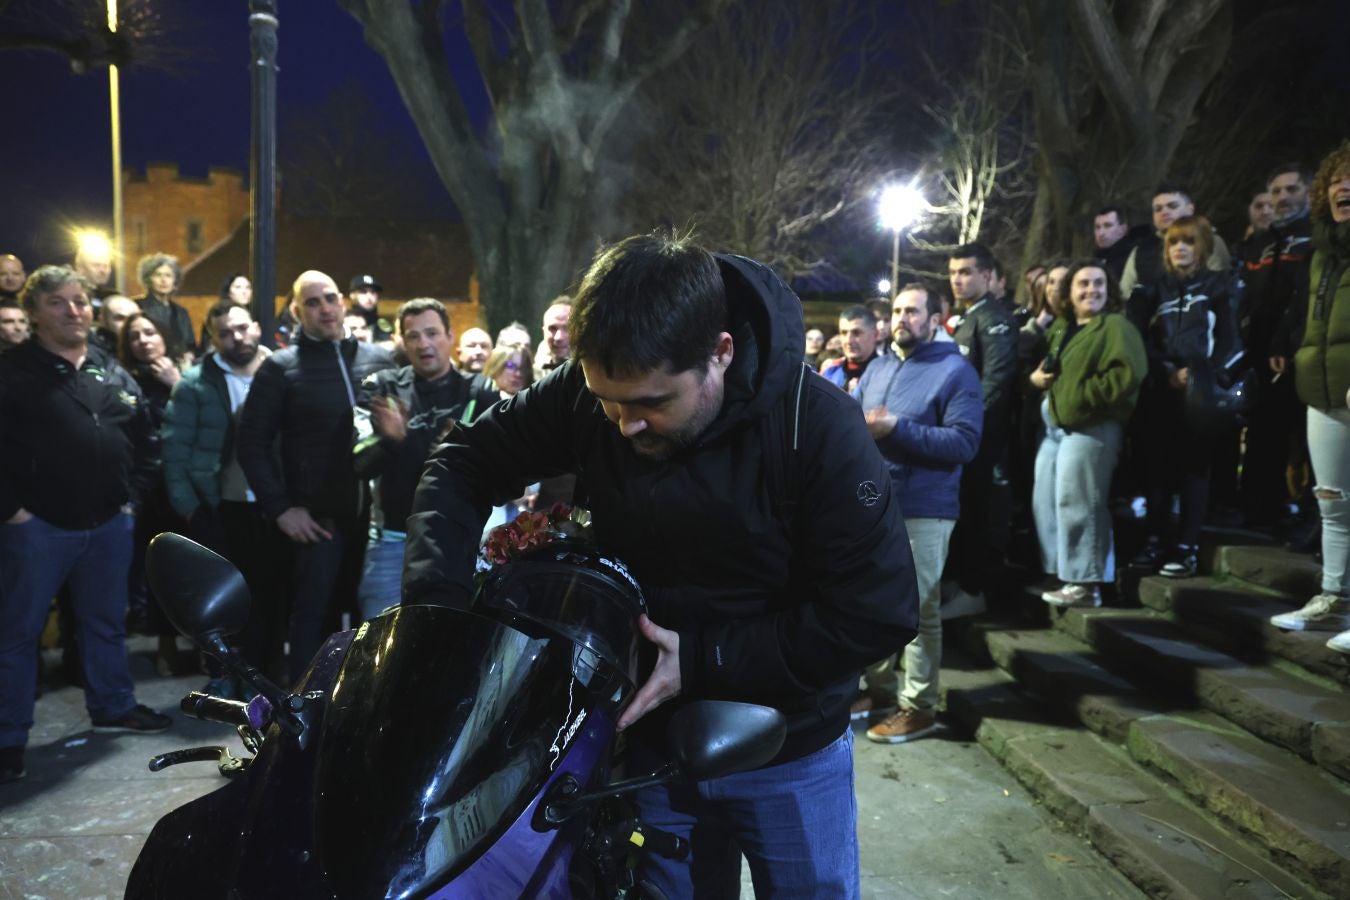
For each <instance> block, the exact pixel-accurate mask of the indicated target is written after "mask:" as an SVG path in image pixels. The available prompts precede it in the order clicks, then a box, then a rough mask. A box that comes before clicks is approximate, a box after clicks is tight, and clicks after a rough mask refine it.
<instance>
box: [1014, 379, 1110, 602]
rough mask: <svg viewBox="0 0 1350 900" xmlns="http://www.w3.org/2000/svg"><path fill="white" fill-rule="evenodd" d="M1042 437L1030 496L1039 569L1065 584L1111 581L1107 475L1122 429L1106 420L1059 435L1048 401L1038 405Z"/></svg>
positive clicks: (1108, 480) (1108, 474) (1062, 432)
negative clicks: (1042, 422) (1043, 433)
mask: <svg viewBox="0 0 1350 900" xmlns="http://www.w3.org/2000/svg"><path fill="white" fill-rule="evenodd" d="M1041 418H1042V419H1043V420H1044V421H1045V438H1044V439H1043V440H1042V441H1041V447H1040V450H1038V451H1037V452H1036V479H1035V482H1034V485H1033V487H1032V492H1031V506H1032V512H1033V514H1034V516H1035V519H1036V537H1037V538H1039V539H1040V544H1041V568H1042V570H1043V571H1045V572H1046V573H1048V574H1050V575H1057V576H1058V577H1059V579H1060V580H1061V581H1064V582H1066V583H1068V584H1091V583H1096V582H1108V581H1111V580H1112V579H1113V578H1114V577H1115V550H1114V548H1113V546H1112V534H1111V511H1110V509H1109V507H1108V505H1107V496H1108V491H1110V489H1111V473H1112V472H1114V471H1115V469H1116V459H1117V458H1118V457H1119V456H1120V443H1121V436H1122V433H1123V430H1122V428H1121V425H1120V423H1119V422H1114V421H1106V422H1102V423H1100V424H1097V425H1092V426H1090V427H1088V428H1082V429H1076V430H1074V431H1065V430H1064V429H1063V428H1060V427H1059V426H1058V425H1056V424H1055V423H1054V422H1052V421H1051V419H1050V400H1049V398H1046V399H1045V400H1043V401H1041Z"/></svg>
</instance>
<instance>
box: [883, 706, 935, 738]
mask: <svg viewBox="0 0 1350 900" xmlns="http://www.w3.org/2000/svg"><path fill="white" fill-rule="evenodd" d="M934 731H937V721H936V720H935V719H934V718H933V714H932V713H930V712H924V711H923V710H921V709H902V710H900V711H899V712H897V713H895V714H894V715H892V716H890V717H888V718H887V719H886V720H885V721H884V722H878V723H877V724H875V725H873V726H872V727H871V728H869V729H867V739H868V740H869V741H876V742H877V743H878V744H903V743H905V742H906V741H913V740H918V739H919V738H921V737H927V736H928V735H930V734H932V733H933V732H934Z"/></svg>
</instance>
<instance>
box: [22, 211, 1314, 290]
mask: <svg viewBox="0 0 1350 900" xmlns="http://www.w3.org/2000/svg"><path fill="white" fill-rule="evenodd" d="M1322 193H1324V194H1325V193H1326V191H1323V192H1322ZM68 284H78V285H79V286H80V287H82V288H84V294H85V296H86V297H92V296H93V295H94V283H93V282H92V281H90V280H89V279H88V278H85V277H84V276H83V275H81V274H80V273H79V272H76V271H75V270H74V269H72V268H71V267H70V266H38V267H37V268H36V269H35V270H34V271H33V274H32V275H29V276H28V280H27V281H25V282H24V283H23V287H21V288H19V302H20V303H22V304H23V308H24V311H25V312H26V313H28V314H29V315H30V316H31V315H32V314H33V312H34V311H35V310H36V309H37V302H38V296H39V295H41V294H50V293H51V292H52V291H55V290H58V289H60V288H63V287H65V286H66V285H68Z"/></svg>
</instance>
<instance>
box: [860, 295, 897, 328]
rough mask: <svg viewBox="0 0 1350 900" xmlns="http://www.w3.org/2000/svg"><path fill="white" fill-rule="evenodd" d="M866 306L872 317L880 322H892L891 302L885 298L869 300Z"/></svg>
mask: <svg viewBox="0 0 1350 900" xmlns="http://www.w3.org/2000/svg"><path fill="white" fill-rule="evenodd" d="M865 305H866V306H867V308H868V309H870V310H871V311H872V317H873V318H875V319H876V320H877V321H878V322H881V321H889V320H890V317H891V301H889V300H887V299H885V298H883V297H877V298H876V299H875V300H868V301H867V303H866V304H865Z"/></svg>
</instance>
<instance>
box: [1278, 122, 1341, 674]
mask: <svg viewBox="0 0 1350 900" xmlns="http://www.w3.org/2000/svg"><path fill="white" fill-rule="evenodd" d="M1311 201H1312V219H1313V256H1312V261H1311V267H1310V269H1309V272H1308V307H1307V311H1308V315H1307V326H1306V328H1305V329H1304V334H1303V343H1302V345H1301V346H1300V347H1299V349H1298V352H1297V353H1296V354H1295V355H1294V381H1295V385H1296V387H1297V388H1298V397H1299V399H1300V400H1302V401H1303V402H1304V403H1306V404H1307V405H1308V455H1309V456H1310V457H1311V458H1312V467H1313V480H1314V482H1315V484H1316V487H1315V488H1314V489H1313V490H1314V493H1315V494H1316V495H1317V505H1318V507H1319V509H1320V511H1321V513H1322V592H1321V593H1320V594H1318V595H1317V596H1316V597H1313V598H1312V599H1311V600H1309V601H1308V603H1307V605H1306V606H1304V607H1303V608H1302V609H1300V610H1296V611H1294V612H1288V613H1281V614H1280V615H1277V616H1273V617H1271V620H1270V621H1271V624H1273V625H1275V626H1276V627H1277V628H1285V629H1289V630H1292V631H1336V632H1340V633H1339V634H1337V635H1336V636H1335V637H1333V638H1332V639H1331V640H1329V641H1327V646H1328V647H1330V648H1331V649H1332V650H1339V651H1340V652H1342V653H1350V600H1347V599H1346V597H1347V591H1350V409H1348V408H1347V405H1350V141H1345V142H1343V143H1342V144H1341V146H1340V147H1338V148H1337V149H1336V150H1334V151H1332V153H1331V154H1330V155H1329V156H1328V157H1327V158H1326V159H1324V160H1322V164H1321V165H1320V166H1319V167H1318V169H1317V177H1316V178H1315V179H1314V180H1313V187H1312V194H1311Z"/></svg>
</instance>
